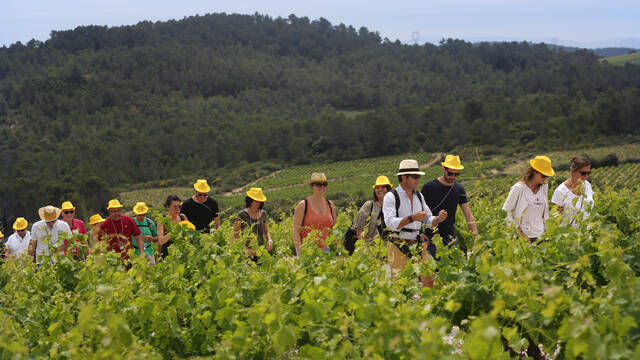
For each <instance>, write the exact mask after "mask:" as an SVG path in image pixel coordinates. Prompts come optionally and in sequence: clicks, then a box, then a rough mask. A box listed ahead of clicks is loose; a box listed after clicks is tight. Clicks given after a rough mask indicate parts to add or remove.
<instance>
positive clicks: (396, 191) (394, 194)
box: [391, 189, 400, 217]
mask: <svg viewBox="0 0 640 360" xmlns="http://www.w3.org/2000/svg"><path fill="white" fill-rule="evenodd" d="M391 192H392V193H393V197H394V198H396V217H398V210H399V209H400V195H398V190H397V189H393V190H391Z"/></svg>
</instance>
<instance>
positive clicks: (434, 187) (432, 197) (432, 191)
mask: <svg viewBox="0 0 640 360" xmlns="http://www.w3.org/2000/svg"><path fill="white" fill-rule="evenodd" d="M449 190H451V191H449ZM420 192H421V193H422V196H424V201H425V202H426V203H427V205H428V206H429V209H431V212H432V213H433V215H435V216H438V213H439V212H440V210H442V209H444V210H446V211H447V214H449V216H447V220H445V221H444V222H442V223H440V224H438V233H439V234H440V236H442V238H443V239H447V238H448V237H449V236H456V230H455V228H454V224H455V223H456V210H458V205H459V204H460V205H462V204H465V203H467V193H466V192H465V191H464V186H462V185H461V184H460V183H458V182H454V183H453V185H451V186H446V185H444V184H442V183H441V182H440V181H438V179H433V180H431V181H429V182H428V183H426V184H424V185H422V189H420ZM447 193H448V195H447ZM445 196H446V198H445ZM426 235H427V236H428V237H429V239H431V237H432V236H433V233H432V232H431V229H427V232H426Z"/></svg>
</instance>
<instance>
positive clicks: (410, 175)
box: [407, 174, 420, 179]
mask: <svg viewBox="0 0 640 360" xmlns="http://www.w3.org/2000/svg"><path fill="white" fill-rule="evenodd" d="M407 176H408V177H410V178H412V179H420V175H416V174H409V175H407Z"/></svg>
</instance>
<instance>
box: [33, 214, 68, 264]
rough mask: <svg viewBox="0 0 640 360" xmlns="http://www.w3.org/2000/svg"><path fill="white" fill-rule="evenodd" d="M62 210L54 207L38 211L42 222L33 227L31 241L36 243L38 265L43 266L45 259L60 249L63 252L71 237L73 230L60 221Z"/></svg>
mask: <svg viewBox="0 0 640 360" xmlns="http://www.w3.org/2000/svg"><path fill="white" fill-rule="evenodd" d="M61 212H62V210H61V209H59V208H57V207H54V206H52V205H47V206H45V207H41V208H40V209H39V210H38V215H39V216H40V221H38V222H36V223H35V224H33V226H32V227H31V241H32V242H33V241H35V243H36V264H38V265H42V263H43V262H44V258H45V257H47V256H51V255H52V254H53V253H54V252H55V251H58V249H60V250H62V251H63V252H64V251H65V250H66V248H67V246H66V245H65V243H66V241H65V240H67V238H70V237H71V229H70V228H69V225H67V223H66V222H64V221H62V220H58V217H59V216H60V213H61Z"/></svg>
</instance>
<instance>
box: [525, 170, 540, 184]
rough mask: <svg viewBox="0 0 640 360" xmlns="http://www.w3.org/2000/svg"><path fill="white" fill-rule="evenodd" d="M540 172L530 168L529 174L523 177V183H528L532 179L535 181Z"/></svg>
mask: <svg viewBox="0 0 640 360" xmlns="http://www.w3.org/2000/svg"><path fill="white" fill-rule="evenodd" d="M537 172H538V170H536V169H534V168H532V167H529V170H527V172H526V173H525V174H524V176H523V177H522V182H525V183H526V182H527V181H529V180H531V179H533V177H534V176H536V173H537Z"/></svg>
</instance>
